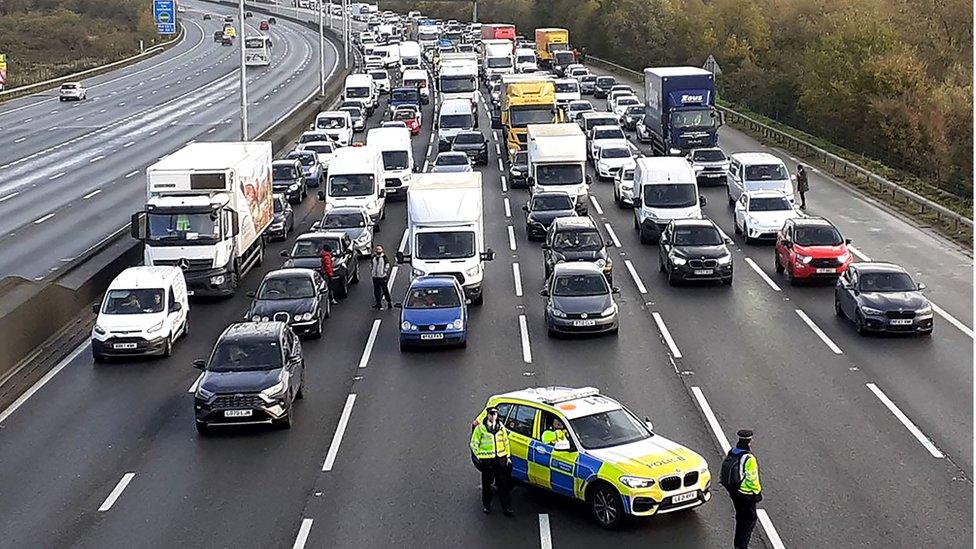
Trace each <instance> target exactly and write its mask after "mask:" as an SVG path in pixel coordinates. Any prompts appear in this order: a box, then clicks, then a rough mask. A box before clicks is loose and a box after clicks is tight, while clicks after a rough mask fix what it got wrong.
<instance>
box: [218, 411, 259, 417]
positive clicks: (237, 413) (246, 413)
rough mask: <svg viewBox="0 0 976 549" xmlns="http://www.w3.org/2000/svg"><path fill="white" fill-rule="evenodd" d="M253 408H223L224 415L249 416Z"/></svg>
mask: <svg viewBox="0 0 976 549" xmlns="http://www.w3.org/2000/svg"><path fill="white" fill-rule="evenodd" d="M253 414H254V410H224V417H251V415H253Z"/></svg>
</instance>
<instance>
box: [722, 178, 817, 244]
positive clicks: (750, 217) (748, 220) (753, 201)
mask: <svg viewBox="0 0 976 549" xmlns="http://www.w3.org/2000/svg"><path fill="white" fill-rule="evenodd" d="M734 216H735V232H736V233H737V234H742V236H744V237H745V239H746V244H749V243H751V242H753V241H756V240H769V241H773V240H776V234H777V233H779V231H780V229H782V228H783V224H784V223H786V220H787V219H793V218H796V217H803V215H802V214H801V213H800V212H798V211H796V209H794V208H793V204H791V203H790V200H789V198H787V196H786V194H785V193H783V192H782V191H746V192H744V193H742V196H740V197H739V199H738V200H736V201H735V213H734Z"/></svg>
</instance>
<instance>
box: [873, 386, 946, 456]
mask: <svg viewBox="0 0 976 549" xmlns="http://www.w3.org/2000/svg"><path fill="white" fill-rule="evenodd" d="M865 385H867V388H868V389H870V390H871V392H872V393H874V395H875V396H876V397H878V400H880V401H881V403H882V404H884V405H885V408H888V411H890V412H891V413H892V414H894V416H895V418H897V419H898V421H900V422H901V424H902V425H904V426H905V428H906V429H908V432H909V433H911V434H912V436H914V437H915V439H916V440H918V442H919V443H921V445H922V446H923V447H924V448H925V449H926V450H928V452H929V453H930V454H932V457H934V458H939V459H942V458H944V457H945V454H943V453H942V452H941V451H940V450H939V449H938V448H936V447H935V444H932V441H931V440H929V437H927V436H925V434H924V433H922V430H921V429H919V428H918V426H917V425H915V424H914V423H913V422H912V420H910V419H908V416H906V415H905V413H904V412H902V411H901V409H900V408H898V406H897V405H895V403H894V402H892V401H891V399H890V398H888V395H886V394H884V391H882V390H881V389H880V388H878V386H877V385H875V384H874V383H866V384H865Z"/></svg>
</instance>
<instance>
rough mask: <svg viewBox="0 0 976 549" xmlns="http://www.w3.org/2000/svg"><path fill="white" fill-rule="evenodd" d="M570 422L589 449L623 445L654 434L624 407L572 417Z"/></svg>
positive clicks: (582, 442) (582, 443)
mask: <svg viewBox="0 0 976 549" xmlns="http://www.w3.org/2000/svg"><path fill="white" fill-rule="evenodd" d="M569 424H570V426H572V428H573V431H574V432H575V433H576V437H577V438H578V439H579V442H580V446H582V447H583V448H585V449H587V450H599V449H600V448H610V447H611V446H622V445H624V444H630V443H632V442H637V441H639V440H644V439H646V438H650V437H651V436H652V433H651V432H650V431H648V430H647V427H646V426H645V425H644V424H642V423H641V422H639V421H637V420H636V419H635V418H634V417H633V416H632V415H630V414H628V413H627V412H625V411H624V410H622V409H617V410H610V411H609V412H601V413H599V414H593V415H591V416H584V417H580V418H576V419H572V420H570V421H569Z"/></svg>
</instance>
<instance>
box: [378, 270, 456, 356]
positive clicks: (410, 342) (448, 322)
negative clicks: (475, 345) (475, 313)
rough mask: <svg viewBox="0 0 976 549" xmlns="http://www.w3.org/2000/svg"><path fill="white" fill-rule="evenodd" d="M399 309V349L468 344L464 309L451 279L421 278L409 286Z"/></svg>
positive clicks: (454, 281) (454, 280)
mask: <svg viewBox="0 0 976 549" xmlns="http://www.w3.org/2000/svg"><path fill="white" fill-rule="evenodd" d="M396 307H397V308H398V309H400V310H401V311H400V350H405V349H409V348H411V347H417V346H427V345H431V346H438V347H441V346H458V347H467V345H468V307H467V303H466V301H465V299H464V290H463V289H462V288H461V285H460V284H459V283H458V281H457V279H456V278H454V277H453V276H436V275H435V276H422V277H418V278H416V279H414V280H413V282H411V283H410V288H409V289H407V295H406V297H405V298H404V300H403V303H397V304H396Z"/></svg>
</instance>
